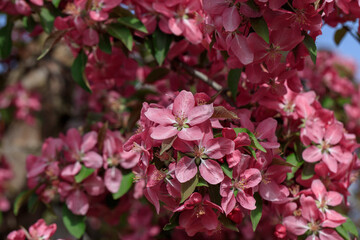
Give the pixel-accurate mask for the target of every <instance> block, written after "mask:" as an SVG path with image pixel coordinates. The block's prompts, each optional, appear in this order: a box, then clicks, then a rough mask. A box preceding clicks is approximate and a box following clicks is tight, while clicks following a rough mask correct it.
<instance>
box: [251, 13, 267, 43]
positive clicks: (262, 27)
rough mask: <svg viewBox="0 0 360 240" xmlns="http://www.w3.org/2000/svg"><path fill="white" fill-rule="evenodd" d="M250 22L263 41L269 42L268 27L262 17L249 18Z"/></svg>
mask: <svg viewBox="0 0 360 240" xmlns="http://www.w3.org/2000/svg"><path fill="white" fill-rule="evenodd" d="M250 23H251V27H252V28H253V29H254V31H255V32H256V33H257V34H258V35H259V36H260V37H262V38H263V39H264V40H265V42H267V43H269V28H268V26H267V24H266V22H265V20H264V18H262V17H260V18H250Z"/></svg>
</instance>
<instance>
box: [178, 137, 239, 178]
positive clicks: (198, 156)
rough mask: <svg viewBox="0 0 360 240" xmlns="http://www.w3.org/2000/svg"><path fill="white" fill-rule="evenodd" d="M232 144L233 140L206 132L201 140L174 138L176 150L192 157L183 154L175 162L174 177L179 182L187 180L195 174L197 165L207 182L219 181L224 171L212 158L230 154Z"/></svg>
mask: <svg viewBox="0 0 360 240" xmlns="http://www.w3.org/2000/svg"><path fill="white" fill-rule="evenodd" d="M211 135H212V134H211ZM234 146H235V144H234V142H233V141H231V140H229V139H227V138H222V137H219V138H212V137H211V136H209V135H208V134H204V137H203V138H202V140H201V141H193V142H186V141H181V140H178V139H177V140H175V142H174V148H175V149H176V150H178V151H180V152H183V153H187V154H190V155H191V156H192V158H190V157H187V156H184V157H183V158H181V159H180V161H179V162H178V163H177V164H176V168H175V175H176V178H177V179H178V180H179V182H181V183H184V182H187V181H189V180H190V179H192V178H193V177H194V176H195V175H196V174H197V172H198V166H199V172H200V175H201V176H202V177H203V178H204V179H205V180H206V181H207V182H208V183H210V184H218V183H220V182H221V181H222V180H223V179H224V173H223V171H222V169H221V167H220V164H219V163H218V162H216V161H215V160H212V159H221V158H223V157H224V156H225V155H227V154H230V153H231V152H232V151H233V150H234Z"/></svg>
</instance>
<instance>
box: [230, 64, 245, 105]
mask: <svg viewBox="0 0 360 240" xmlns="http://www.w3.org/2000/svg"><path fill="white" fill-rule="evenodd" d="M241 71H242V69H239V68H237V69H231V70H230V71H229V74H228V77H227V82H228V88H229V90H230V92H231V96H232V97H233V99H234V100H235V99H236V95H237V94H238V86H239V81H240V76H241Z"/></svg>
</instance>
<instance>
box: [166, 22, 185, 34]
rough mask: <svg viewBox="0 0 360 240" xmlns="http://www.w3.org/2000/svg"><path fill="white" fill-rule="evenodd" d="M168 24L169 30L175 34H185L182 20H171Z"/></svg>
mask: <svg viewBox="0 0 360 240" xmlns="http://www.w3.org/2000/svg"><path fill="white" fill-rule="evenodd" d="M168 23H169V25H168V26H169V29H170V30H171V32H172V33H173V34H175V35H177V36H179V35H181V34H182V33H183V32H184V24H183V22H182V21H181V20H180V18H176V19H175V18H170V19H169V22H168Z"/></svg>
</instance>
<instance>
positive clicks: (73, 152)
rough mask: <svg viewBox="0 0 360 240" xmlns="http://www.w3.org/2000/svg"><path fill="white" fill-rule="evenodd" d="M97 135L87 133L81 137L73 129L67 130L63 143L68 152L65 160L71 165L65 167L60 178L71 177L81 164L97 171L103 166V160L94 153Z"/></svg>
mask: <svg viewBox="0 0 360 240" xmlns="http://www.w3.org/2000/svg"><path fill="white" fill-rule="evenodd" d="M97 137H98V134H97V133H96V132H95V131H92V132H88V133H86V134H85V135H84V136H82V137H81V135H80V133H79V131H78V130H76V129H75V128H72V129H69V130H68V131H67V133H66V136H64V137H63V141H64V142H65V143H66V145H67V147H68V149H69V151H67V152H65V154H66V156H67V159H68V161H69V162H72V164H70V165H68V166H66V167H65V168H64V169H63V170H62V172H61V176H62V177H64V178H65V177H70V178H71V177H72V176H75V175H76V174H78V173H79V172H80V170H81V164H80V162H82V163H83V164H84V165H85V166H86V167H88V168H94V169H98V168H101V167H102V165H103V158H102V157H101V156H100V155H99V154H98V153H97V152H96V151H94V150H93V149H94V147H95V145H96V143H97Z"/></svg>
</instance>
